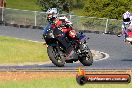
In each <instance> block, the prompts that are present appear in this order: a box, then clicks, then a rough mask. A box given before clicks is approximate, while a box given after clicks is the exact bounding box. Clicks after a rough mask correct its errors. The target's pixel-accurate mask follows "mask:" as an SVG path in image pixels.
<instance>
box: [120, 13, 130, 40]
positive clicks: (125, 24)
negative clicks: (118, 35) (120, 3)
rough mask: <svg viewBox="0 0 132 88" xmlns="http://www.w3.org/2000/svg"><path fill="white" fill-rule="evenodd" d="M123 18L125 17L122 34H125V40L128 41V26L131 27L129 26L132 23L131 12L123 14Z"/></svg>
mask: <svg viewBox="0 0 132 88" xmlns="http://www.w3.org/2000/svg"><path fill="white" fill-rule="evenodd" d="M122 18H123V22H122V35H123V38H124V41H126V37H127V31H128V28H130V27H129V26H130V23H131V20H132V14H131V13H130V12H128V11H126V12H125V13H124V14H123V15H122Z"/></svg>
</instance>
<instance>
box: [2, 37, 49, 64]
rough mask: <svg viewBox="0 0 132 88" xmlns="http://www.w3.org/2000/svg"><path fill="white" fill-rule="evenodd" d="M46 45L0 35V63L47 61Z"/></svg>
mask: <svg viewBox="0 0 132 88" xmlns="http://www.w3.org/2000/svg"><path fill="white" fill-rule="evenodd" d="M46 49H47V48H46V46H44V45H43V44H42V43H35V42H29V41H26V40H19V39H15V38H9V37H2V36H0V64H1V63H25V62H44V61H48V60H49V59H48V56H47V50H46Z"/></svg>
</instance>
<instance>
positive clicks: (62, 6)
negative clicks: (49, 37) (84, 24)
mask: <svg viewBox="0 0 132 88" xmlns="http://www.w3.org/2000/svg"><path fill="white" fill-rule="evenodd" d="M37 3H38V5H40V6H41V8H42V10H43V11H46V10H47V9H48V8H49V7H57V8H58V9H59V10H60V12H67V13H69V12H71V11H72V10H73V9H80V10H82V11H81V12H82V15H83V16H91V17H100V18H110V19H122V14H123V13H124V12H126V11H129V12H131V11H132V0H37Z"/></svg>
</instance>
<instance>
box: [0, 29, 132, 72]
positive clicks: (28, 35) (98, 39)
mask: <svg viewBox="0 0 132 88" xmlns="http://www.w3.org/2000/svg"><path fill="white" fill-rule="evenodd" d="M86 34H87V35H88V36H89V38H90V39H89V40H88V44H89V48H90V49H92V50H97V51H101V52H105V53H107V54H109V56H110V57H109V58H107V59H104V60H100V61H95V62H94V63H93V65H92V66H87V67H84V68H85V69H121V70H125V69H127V70H129V69H132V46H131V45H130V44H128V43H125V42H123V39H122V38H121V37H120V38H119V37H117V36H116V35H108V34H94V33H86ZM0 36H11V37H16V38H22V39H28V40H33V41H40V42H43V39H42V30H40V29H26V28H15V27H10V26H0ZM80 66H83V65H82V64H81V63H73V64H66V65H65V67H61V68H59V67H56V66H54V65H53V64H52V63H50V64H41V65H40V64H34V65H25V66H0V69H8V70H9V69H27V70H28V69H40V70H41V69H55V70H56V69H76V68H77V67H80Z"/></svg>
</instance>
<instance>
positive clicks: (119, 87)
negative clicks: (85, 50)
mask: <svg viewBox="0 0 132 88" xmlns="http://www.w3.org/2000/svg"><path fill="white" fill-rule="evenodd" d="M131 86H132V83H130V84H85V85H83V86H80V85H78V84H77V82H76V80H75V77H74V78H58V79H52V78H51V79H37V80H25V81H24V80H23V81H22V80H21V81H18V80H17V81H0V88H131Z"/></svg>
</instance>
